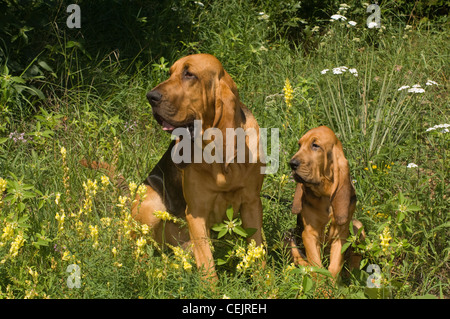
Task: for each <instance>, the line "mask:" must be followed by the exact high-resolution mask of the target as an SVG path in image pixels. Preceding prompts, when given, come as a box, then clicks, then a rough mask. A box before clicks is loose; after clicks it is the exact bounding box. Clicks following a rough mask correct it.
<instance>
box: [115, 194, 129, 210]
mask: <svg viewBox="0 0 450 319" xmlns="http://www.w3.org/2000/svg"><path fill="white" fill-rule="evenodd" d="M127 200H128V197H126V196H119V204H117V205H116V206H117V207H122V208H124V207H125V205H126V203H127Z"/></svg>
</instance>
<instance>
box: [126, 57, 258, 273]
mask: <svg viewBox="0 0 450 319" xmlns="http://www.w3.org/2000/svg"><path fill="white" fill-rule="evenodd" d="M147 98H148V100H149V102H150V104H151V106H152V111H153V115H154V117H155V119H156V120H157V122H158V123H159V124H160V125H161V126H162V129H163V130H165V131H167V132H169V133H173V132H175V130H176V129H179V128H183V129H185V130H186V131H188V132H189V133H190V134H191V140H190V141H189V140H188V141H189V143H190V144H191V146H192V147H193V148H195V147H200V150H205V148H206V147H207V145H208V143H207V142H208V141H210V142H211V141H212V140H213V139H212V138H207V137H203V139H201V140H200V143H199V142H198V140H197V141H196V140H195V138H194V136H193V135H195V134H194V133H195V132H194V131H195V129H194V121H201V127H200V130H201V132H200V133H204V132H205V131H206V130H207V129H211V128H213V129H215V130H216V131H215V132H216V133H217V132H219V133H222V138H223V149H222V150H218V149H216V150H215V155H217V154H222V153H223V155H222V158H221V159H222V160H218V161H217V160H216V161H213V162H210V161H206V160H205V159H204V158H202V159H201V160H198V159H197V160H195V161H194V160H192V161H186V162H182V163H174V161H173V157H172V155H173V153H174V152H177V151H179V150H177V149H176V147H177V145H179V143H180V144H181V141H183V142H186V141H184V140H183V139H184V138H183V139H182V138H178V139H176V140H174V141H172V143H171V144H170V146H169V148H168V150H167V151H166V153H165V154H164V156H163V157H162V158H161V160H160V161H159V162H158V164H157V165H156V167H155V168H154V169H153V170H152V172H151V173H150V175H149V176H148V177H147V179H146V180H145V181H144V183H145V184H146V185H147V196H146V197H145V199H144V201H143V202H142V204H141V205H140V207H139V209H138V207H137V206H135V207H134V208H133V211H132V213H133V216H134V217H135V218H136V219H137V220H139V221H141V222H143V223H146V224H148V225H149V226H150V227H151V228H152V229H154V235H155V239H156V240H160V239H161V238H162V236H165V240H166V242H169V243H173V244H177V243H178V244H183V243H184V244H185V246H187V245H189V244H192V250H193V254H194V256H195V260H196V263H197V266H198V268H200V269H202V270H203V271H204V273H205V275H206V276H207V277H212V278H213V279H215V278H216V277H217V275H216V273H215V266H214V260H213V255H212V252H211V248H210V244H211V243H210V228H211V226H212V225H213V224H215V223H218V222H221V221H223V220H224V218H225V216H226V210H227V208H228V207H229V206H232V207H233V211H234V212H235V214H237V213H238V212H240V214H241V219H242V222H243V226H244V227H246V228H254V229H256V232H255V233H254V234H253V235H252V236H251V237H250V238H249V240H251V239H254V240H255V241H256V244H257V245H261V243H262V233H261V232H262V229H261V228H262V204H261V199H260V196H259V195H260V190H261V187H262V183H263V177H264V175H263V174H261V169H260V168H261V166H262V164H261V158H262V156H263V155H262V153H260V152H259V150H260V145H259V126H258V123H257V122H256V119H255V118H254V116H253V115H252V113H251V112H250V111H249V110H248V109H247V107H246V106H245V105H244V104H242V103H241V101H240V100H239V94H238V91H237V87H236V84H235V83H234V82H233V80H232V79H231V77H230V75H229V74H228V73H227V72H226V71H225V70H224V69H223V67H222V64H221V63H220V62H219V61H218V60H217V59H216V58H215V57H214V56H212V55H209V54H195V55H190V56H186V57H183V58H181V59H180V60H178V61H176V62H175V63H174V64H173V66H172V67H171V68H170V77H169V79H167V80H166V81H164V82H162V83H160V84H159V85H158V86H156V87H155V88H153V89H152V90H151V91H150V92H148V93H147ZM197 123H198V122H197ZM227 129H242V130H247V129H253V130H254V131H255V132H256V134H257V137H258V138H257V141H256V142H255V140H254V139H250V138H249V137H248V136H247V137H245V142H244V143H245V152H246V153H245V154H246V155H245V161H244V162H240V161H234V158H235V156H236V150H234V151H233V152H231V154H229V152H225V149H226V148H228V146H229V145H230V143H231V142H233V143H231V145H232V146H233V145H234V147H237V144H238V143H234V142H235V141H236V139H237V138H236V137H233V141H231V140H228V139H227V137H228V135H227V132H226V131H227ZM255 143H257V144H258V145H257V146H256V149H257V150H258V152H257V153H258V154H256V157H255V158H256V160H252V161H250V160H249V159H250V156H255V154H250V152H251V150H252V149H253V150H254V149H255V145H253V144H255ZM250 144H252V145H250ZM183 151H184V150H183ZM219 157H220V156H219ZM215 158H216V159H217V157H215ZM252 158H253V157H252ZM155 211H168V212H169V213H171V214H173V215H175V216H177V217H183V218H185V219H186V221H187V225H188V229H187V230H186V229H181V228H179V226H178V225H175V224H173V223H171V222H169V223H166V226H165V233H164V234H162V222H161V220H160V219H158V218H156V217H155V216H154V214H153V213H154V212H155Z"/></svg>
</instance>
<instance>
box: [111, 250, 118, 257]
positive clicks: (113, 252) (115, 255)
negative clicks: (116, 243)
mask: <svg viewBox="0 0 450 319" xmlns="http://www.w3.org/2000/svg"><path fill="white" fill-rule="evenodd" d="M111 252H112V254H113V256H114V258H116V257H117V248H116V247H113V249H111Z"/></svg>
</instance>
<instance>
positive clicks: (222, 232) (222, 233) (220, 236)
mask: <svg viewBox="0 0 450 319" xmlns="http://www.w3.org/2000/svg"><path fill="white" fill-rule="evenodd" d="M226 233H227V229H226V228H223V229H221V230H220V232H219V235H217V238H222V237H223V236H225V234H226Z"/></svg>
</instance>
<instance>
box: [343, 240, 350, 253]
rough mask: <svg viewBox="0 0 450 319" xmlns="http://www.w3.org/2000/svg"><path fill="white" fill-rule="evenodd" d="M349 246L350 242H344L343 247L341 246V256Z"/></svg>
mask: <svg viewBox="0 0 450 319" xmlns="http://www.w3.org/2000/svg"><path fill="white" fill-rule="evenodd" d="M351 244H352V243H351V242H346V243H345V244H344V245H342V249H341V254H343V253H344V252H345V251H346V250H347V248H348V247H349V246H350V245H351Z"/></svg>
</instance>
